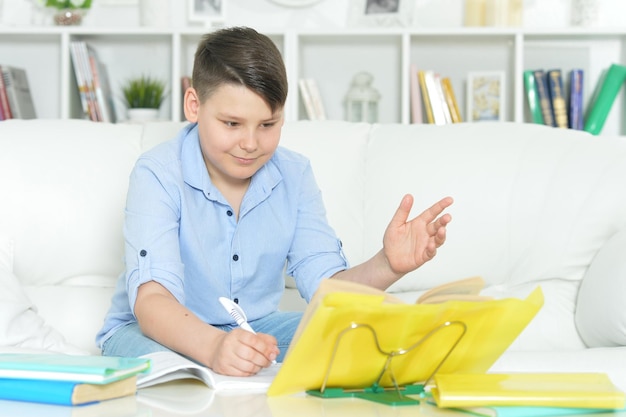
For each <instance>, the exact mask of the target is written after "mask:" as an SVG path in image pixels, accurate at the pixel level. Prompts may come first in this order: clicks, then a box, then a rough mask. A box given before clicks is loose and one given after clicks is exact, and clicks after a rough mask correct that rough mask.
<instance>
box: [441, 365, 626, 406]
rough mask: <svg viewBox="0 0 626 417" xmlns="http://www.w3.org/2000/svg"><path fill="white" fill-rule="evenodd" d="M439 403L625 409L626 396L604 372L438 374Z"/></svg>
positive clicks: (443, 404)
mask: <svg viewBox="0 0 626 417" xmlns="http://www.w3.org/2000/svg"><path fill="white" fill-rule="evenodd" d="M432 395H433V398H434V399H435V402H436V403H437V405H438V406H440V407H476V406H543V407H576V408H594V409H596V408H608V409H622V408H624V405H625V401H626V400H625V396H624V393H623V392H622V391H620V390H619V389H618V388H617V387H616V386H615V385H613V383H612V382H611V380H610V379H609V377H608V376H607V375H606V374H604V373H592V372H590V373H502V374H498V373H494V374H475V375H473V374H438V375H436V376H435V387H434V388H433V389H432Z"/></svg>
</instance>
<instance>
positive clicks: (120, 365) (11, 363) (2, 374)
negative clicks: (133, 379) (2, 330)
mask: <svg viewBox="0 0 626 417" xmlns="http://www.w3.org/2000/svg"><path fill="white" fill-rule="evenodd" d="M149 369H150V360H149V359H139V358H118V357H111V356H87V355H62V354H18V353H5V354H0V378H7V379H38V380H41V379H43V380H53V381H72V382H82V383H90V384H108V383H110V382H113V381H118V380H120V379H124V378H128V377H130V376H133V375H136V374H138V373H141V372H146V371H148V370H149Z"/></svg>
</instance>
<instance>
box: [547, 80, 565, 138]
mask: <svg viewBox="0 0 626 417" xmlns="http://www.w3.org/2000/svg"><path fill="white" fill-rule="evenodd" d="M546 78H547V81H548V92H549V93H550V101H551V103H552V114H553V116H554V125H555V126H556V127H560V128H563V129H567V126H568V123H567V113H568V112H567V104H566V101H565V92H564V91H563V74H562V71H561V70H560V69H551V70H549V71H547V73H546Z"/></svg>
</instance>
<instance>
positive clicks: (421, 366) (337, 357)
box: [268, 280, 543, 396]
mask: <svg viewBox="0 0 626 417" xmlns="http://www.w3.org/2000/svg"><path fill="white" fill-rule="evenodd" d="M329 281H332V280H329ZM321 289H323V288H321ZM542 305H543V293H542V291H541V289H540V288H537V289H535V290H534V291H533V292H532V293H531V294H530V295H529V296H528V297H527V298H526V299H525V300H520V299H515V298H509V299H501V300H490V301H479V302H476V301H447V302H444V303H440V304H405V303H400V302H398V300H397V299H389V297H388V296H387V295H384V294H378V293H376V292H372V291H369V293H357V292H348V291H335V292H330V293H328V294H326V295H325V296H324V297H323V298H322V299H321V300H320V301H319V302H315V298H314V300H313V302H312V303H311V304H310V305H309V308H308V309H307V311H306V312H305V315H304V317H303V321H302V323H301V325H300V326H301V327H300V328H299V329H298V331H297V332H296V337H295V338H294V341H293V342H292V345H291V348H290V350H289V351H288V353H287V356H286V358H285V361H284V363H283V365H282V367H281V369H280V371H279V372H278V374H277V375H276V378H275V379H274V381H273V383H272V385H271V386H270V388H269V390H268V395H269V396H276V395H284V394H292V393H296V392H301V391H306V390H318V389H320V388H332V387H338V388H342V389H345V390H349V389H363V388H367V387H370V386H372V385H373V384H375V383H376V384H378V385H379V386H381V387H392V386H394V382H395V384H397V385H399V386H404V385H407V384H412V383H416V382H424V381H425V380H426V379H428V378H429V377H430V376H431V375H432V374H433V372H434V371H435V370H437V369H438V366H439V364H440V363H441V362H442V361H443V359H444V358H446V355H447V354H448V352H449V351H450V350H451V349H452V348H453V347H454V349H453V350H452V351H451V353H450V354H449V356H448V357H447V359H445V361H444V362H443V364H442V365H441V367H440V368H439V371H440V372H447V373H449V372H465V373H474V372H485V371H487V369H489V367H490V366H491V365H492V364H493V363H494V362H495V361H496V360H497V359H498V357H499V356H500V355H501V354H502V353H503V352H504V351H505V350H506V348H507V347H508V346H509V345H510V344H511V343H512V342H513V340H515V338H516V337H517V336H518V335H519V333H520V332H521V331H522V330H523V329H524V327H526V325H527V324H528V323H529V322H530V320H531V319H532V318H533V317H534V316H535V314H536V313H537V311H539V309H540V308H541V306H542ZM437 329H438V330H437ZM429 334H430V336H429V337H427V336H428V335H429ZM425 338H426V339H425ZM457 342H458V344H457ZM455 344H456V346H455ZM390 358H391V359H390ZM386 365H387V368H386ZM383 371H384V372H383Z"/></svg>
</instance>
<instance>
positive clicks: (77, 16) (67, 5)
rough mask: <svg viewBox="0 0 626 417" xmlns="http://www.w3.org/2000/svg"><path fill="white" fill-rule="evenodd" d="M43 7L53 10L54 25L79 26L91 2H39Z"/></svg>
mask: <svg viewBox="0 0 626 417" xmlns="http://www.w3.org/2000/svg"><path fill="white" fill-rule="evenodd" d="M40 1H41V3H42V4H43V6H45V7H48V8H51V9H54V15H53V18H54V23H56V24H57V25H65V26H67V25H79V24H80V23H81V22H82V20H83V16H84V15H85V13H86V12H87V10H89V8H91V1H92V0H40Z"/></svg>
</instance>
